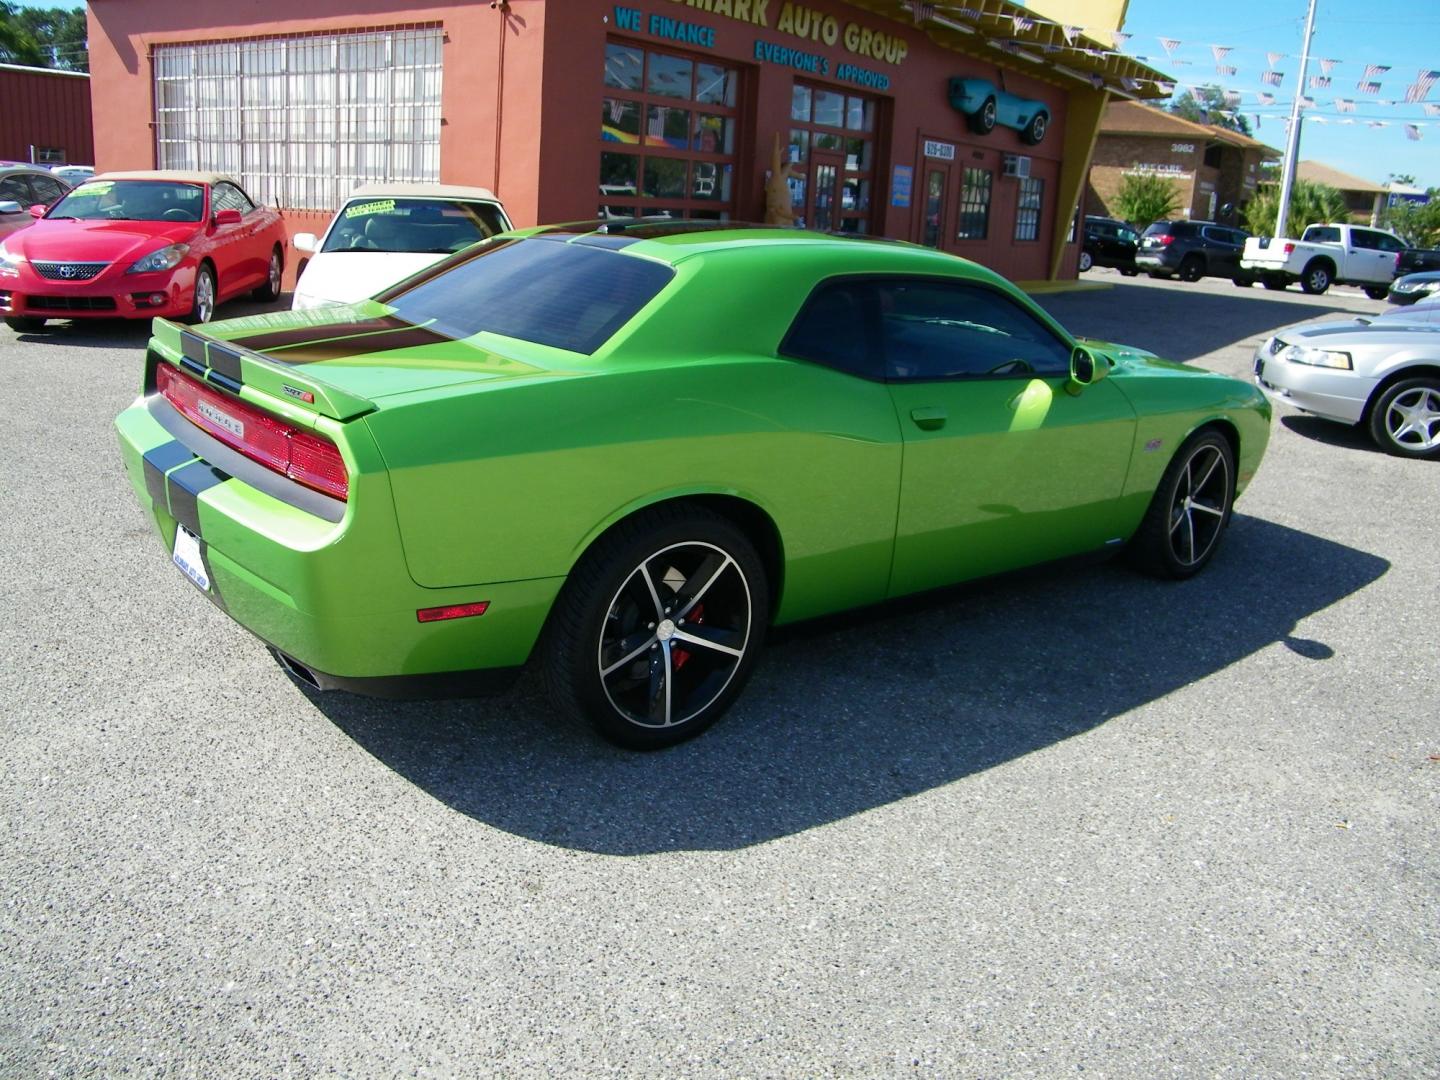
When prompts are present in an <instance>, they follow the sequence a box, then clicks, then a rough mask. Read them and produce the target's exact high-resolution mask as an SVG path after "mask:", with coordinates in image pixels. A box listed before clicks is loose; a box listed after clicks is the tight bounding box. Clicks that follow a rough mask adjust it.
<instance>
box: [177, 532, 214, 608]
mask: <svg viewBox="0 0 1440 1080" xmlns="http://www.w3.org/2000/svg"><path fill="white" fill-rule="evenodd" d="M171 558H173V559H174V560H175V565H176V566H178V567H179V568H180V570H181V572H182V573H183V574H184V575H185V576H186V577H188V578H189V579H190V580H191V581H193V582H194V583H195V584H196V585H199V586H200V588H202V589H204V590H205V591H206V592H209V591H210V574H209V572H208V571H207V570H206V569H205V560H204V559H202V558H201V557H200V538H199V537H198V536H196V535H195V534H194V533H192V532H191V531H190V530H189V529H187V528H185V526H184V525H176V526H175V552H174V554H173V555H172V556H171Z"/></svg>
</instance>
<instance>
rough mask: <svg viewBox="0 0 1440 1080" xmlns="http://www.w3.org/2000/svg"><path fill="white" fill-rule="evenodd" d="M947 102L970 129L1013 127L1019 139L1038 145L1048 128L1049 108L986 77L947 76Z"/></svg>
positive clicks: (982, 131) (984, 131)
mask: <svg viewBox="0 0 1440 1080" xmlns="http://www.w3.org/2000/svg"><path fill="white" fill-rule="evenodd" d="M950 106H951V108H953V109H955V110H956V111H957V112H961V113H964V114H965V116H967V117H968V118H969V122H970V130H971V131H973V132H975V133H976V134H977V135H989V134H990V132H992V131H994V130H995V125H996V124H1000V125H1002V126H1003V127H1008V128H1014V129H1015V130H1016V131H1018V132H1019V133H1020V138H1021V140H1022V141H1023V142H1025V143H1028V144H1029V145H1031V146H1038V145H1039V144H1040V143H1041V142H1043V141H1044V139H1045V132H1046V131H1048V130H1049V128H1050V110H1049V108H1048V107H1047V106H1046V105H1045V103H1044V102H1043V101H1033V100H1031V99H1030V98H1023V97H1020V96H1019V95H1017V94H1011V93H1009V92H1007V91H1006V90H1005V88H1004V85H1003V82H1002V84H1001V85H1000V86H996V85H995V84H994V83H993V82H991V81H990V80H989V79H962V78H959V77H956V78H953V79H951V80H950Z"/></svg>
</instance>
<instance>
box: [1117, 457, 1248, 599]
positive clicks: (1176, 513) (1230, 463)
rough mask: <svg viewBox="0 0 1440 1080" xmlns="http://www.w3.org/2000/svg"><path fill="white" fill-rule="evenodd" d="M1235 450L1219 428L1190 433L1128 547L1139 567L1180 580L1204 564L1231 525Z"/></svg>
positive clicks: (1133, 560)
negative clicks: (1227, 527)
mask: <svg viewBox="0 0 1440 1080" xmlns="http://www.w3.org/2000/svg"><path fill="white" fill-rule="evenodd" d="M1234 502H1235V453H1234V451H1233V450H1231V448H1230V443H1229V441H1228V440H1227V439H1226V438H1225V437H1224V436H1223V435H1221V434H1220V433H1219V432H1218V431H1214V430H1206V431H1201V432H1198V433H1197V434H1195V435H1194V436H1192V437H1191V438H1190V439H1189V440H1187V441H1186V442H1185V444H1184V445H1183V446H1181V448H1180V451H1179V452H1178V453H1177V454H1176V455H1175V457H1174V458H1173V459H1172V460H1171V462H1170V465H1169V467H1168V468H1167V469H1166V470H1165V475H1164V476H1163V477H1162V478H1161V480H1160V486H1159V487H1158V488H1157V489H1156V490H1155V496H1154V498H1153V499H1152V500H1151V502H1150V508H1149V509H1148V510H1147V511H1146V512H1145V518H1144V520H1143V521H1141V523H1140V528H1139V529H1138V530H1136V532H1135V536H1134V537H1133V538H1132V539H1131V541H1130V546H1129V548H1128V549H1127V551H1128V554H1129V556H1130V560H1131V562H1132V563H1134V564H1135V565H1136V566H1137V567H1138V568H1139V569H1141V570H1144V571H1145V572H1146V573H1149V574H1153V575H1154V576H1156V577H1161V578H1171V579H1182V578H1188V577H1192V576H1193V575H1195V574H1198V573H1199V572H1200V571H1201V570H1203V569H1204V568H1205V564H1206V563H1208V562H1209V561H1210V559H1211V558H1212V557H1213V556H1214V554H1215V551H1216V549H1217V548H1218V547H1219V546H1220V537H1221V536H1222V534H1223V533H1224V532H1225V527H1226V526H1227V525H1229V524H1230V511H1231V508H1232V506H1233V505H1234Z"/></svg>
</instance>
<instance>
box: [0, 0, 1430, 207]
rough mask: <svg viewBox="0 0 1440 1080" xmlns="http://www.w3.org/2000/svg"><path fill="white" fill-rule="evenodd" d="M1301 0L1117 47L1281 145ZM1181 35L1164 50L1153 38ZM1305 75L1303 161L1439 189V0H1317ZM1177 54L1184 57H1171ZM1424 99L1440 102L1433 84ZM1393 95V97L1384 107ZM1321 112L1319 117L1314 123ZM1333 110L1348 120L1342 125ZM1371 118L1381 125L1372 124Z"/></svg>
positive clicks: (1214, 13) (1175, 17)
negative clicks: (1219, 90) (1232, 102)
mask: <svg viewBox="0 0 1440 1080" xmlns="http://www.w3.org/2000/svg"><path fill="white" fill-rule="evenodd" d="M1306 4H1307V0H1202V2H1200V3H1193V2H1188V0H1187V2H1183V3H1181V2H1177V0H1130V4H1129V9H1128V11H1127V14H1126V19H1125V27H1124V29H1125V32H1126V33H1128V34H1131V35H1133V36H1132V37H1131V38H1130V40H1129V41H1128V42H1127V43H1126V44H1125V46H1124V49H1125V51H1126V52H1128V53H1130V54H1131V55H1134V56H1143V57H1146V62H1147V63H1149V64H1150V65H1151V66H1152V67H1155V68H1157V69H1159V70H1160V71H1163V72H1165V73H1167V74H1169V75H1172V76H1174V77H1175V79H1176V80H1177V81H1178V82H1180V83H1182V84H1183V83H1193V84H1198V85H1205V84H1212V83H1213V84H1217V85H1220V86H1222V87H1224V88H1225V89H1227V90H1238V91H1240V93H1241V98H1242V102H1241V105H1240V111H1241V112H1243V113H1245V114H1247V115H1248V117H1249V119H1250V123H1251V125H1252V126H1253V125H1254V123H1255V115H1256V114H1257V113H1258V114H1259V116H1260V126H1259V129H1258V130H1257V131H1255V136H1256V137H1257V138H1258V139H1260V140H1261V141H1262V142H1265V143H1268V144H1269V145H1271V146H1274V147H1276V148H1277V149H1280V150H1284V148H1285V120H1286V118H1287V117H1288V116H1289V115H1290V103H1291V101H1293V100H1294V97H1295V89H1296V84H1297V80H1298V78H1299V72H1300V49H1301V38H1302V37H1303V35H1304V32H1305V11H1306ZM21 6H22V7H73V8H78V7H83V6H84V4H83V3H82V2H81V0H50V2H49V3H33V2H32V3H22V4H21ZM1162 37H1165V38H1175V39H1178V40H1179V41H1180V42H1182V44H1181V45H1180V46H1179V47H1177V48H1176V49H1175V51H1174V54H1173V56H1167V55H1166V54H1165V50H1164V49H1163V47H1162V46H1161V45H1160V42H1159V40H1158V39H1159V38H1162ZM1212 45H1221V46H1228V47H1230V49H1231V50H1232V51H1231V52H1230V53H1229V55H1228V56H1226V57H1225V60H1224V63H1225V64H1226V65H1229V66H1232V67H1234V68H1235V69H1236V73H1235V74H1234V75H1233V76H1221V75H1218V74H1217V73H1216V71H1215V67H1216V62H1215V57H1214V55H1213V54H1212V53H1211V46H1212ZM1270 52H1277V53H1284V54H1286V55H1285V57H1284V58H1283V59H1280V60H1277V61H1276V62H1275V70H1276V71H1280V72H1283V73H1284V75H1285V79H1284V81H1283V82H1282V84H1281V85H1280V86H1278V87H1276V86H1267V85H1266V84H1264V83H1262V82H1261V81H1260V76H1261V75H1262V74H1263V73H1264V72H1265V71H1266V70H1267V69H1268V68H1269V63H1268V61H1267V59H1266V55H1265V54H1266V53H1270ZM1310 52H1311V60H1310V69H1309V72H1308V74H1309V75H1319V74H1321V69H1320V64H1319V61H1320V60H1322V59H1325V60H1337V61H1339V63H1337V64H1336V65H1335V66H1334V68H1333V69H1332V71H1331V74H1330V78H1331V87H1330V89H1328V90H1323V89H1313V90H1310V91H1309V95H1310V96H1311V97H1313V98H1314V99H1315V107H1314V108H1313V109H1310V110H1307V115H1308V117H1309V118H1308V119H1307V120H1306V121H1305V123H1304V124H1303V125H1302V127H1301V138H1300V159H1301V160H1302V161H1310V160H1313V161H1322V162H1324V163H1325V164H1327V165H1330V166H1332V167H1334V168H1337V169H1341V170H1343V171H1344V172H1348V173H1351V174H1353V175H1355V176H1360V177H1364V178H1365V179H1367V180H1371V181H1373V182H1375V183H1377V184H1383V183H1385V182H1386V181H1387V180H1388V179H1389V178H1390V175H1391V174H1392V173H1394V174H1397V175H1404V174H1407V173H1408V174H1410V175H1412V176H1414V177H1415V179H1416V181H1417V182H1418V183H1419V184H1420V186H1421V187H1440V116H1426V115H1425V109H1424V106H1423V105H1421V104H1415V105H1409V104H1405V88H1406V87H1407V86H1409V85H1410V84H1411V83H1412V82H1414V81H1415V76H1416V74H1417V73H1418V72H1419V71H1420V70H1422V69H1424V70H1434V71H1440V5H1437V4H1435V3H1434V0H1319V3H1318V4H1317V5H1316V9H1315V38H1314V41H1313V43H1312V45H1311V51H1310ZM1177 61H1189V62H1188V63H1178V62H1177ZM1366 64H1384V65H1388V66H1389V68H1390V71H1389V72H1387V73H1386V74H1385V75H1384V76H1382V77H1381V79H1380V92H1379V94H1376V95H1373V96H1372V95H1367V94H1363V93H1360V92H1359V91H1358V90H1357V89H1356V86H1355V84H1356V83H1358V82H1359V81H1360V77H1361V75H1363V74H1364V71H1365V65H1366ZM1259 91H1266V92H1269V93H1273V94H1274V95H1275V104H1274V105H1271V106H1268V107H1266V106H1262V105H1260V104H1259V102H1258V100H1257V98H1256V94H1257V92H1259ZM1336 98H1349V99H1350V100H1352V101H1354V102H1355V111H1354V113H1349V114H1342V113H1340V112H1338V111H1337V110H1336V109H1335V105H1334V101H1335V99H1336ZM1426 100H1427V101H1429V102H1432V103H1436V104H1440V83H1437V84H1436V86H1435V88H1434V89H1432V90H1431V91H1430V94H1429V96H1428V98H1426ZM1382 101H1393V102H1396V103H1397V104H1394V105H1381V104H1380V102H1382ZM1317 119H1318V120H1323V121H1325V122H1323V123H1317V122H1316V121H1317ZM1342 119H1350V120H1354V121H1355V122H1354V123H1353V124H1341V123H1339V121H1340V120H1342ZM1372 120H1379V121H1388V122H1389V126H1388V127H1376V128H1372V127H1369V126H1368V124H1369V122H1370V121H1372ZM1407 123H1419V124H1423V125H1425V126H1423V127H1421V128H1420V136H1421V138H1420V141H1419V142H1412V141H1410V140H1409V139H1407V138H1406V137H1405V126H1404V125H1405V124H1407Z"/></svg>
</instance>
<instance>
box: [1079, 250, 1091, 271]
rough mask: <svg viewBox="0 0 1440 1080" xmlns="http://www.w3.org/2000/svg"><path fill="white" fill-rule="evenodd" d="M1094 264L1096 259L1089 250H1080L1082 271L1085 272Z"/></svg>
mask: <svg viewBox="0 0 1440 1080" xmlns="http://www.w3.org/2000/svg"><path fill="white" fill-rule="evenodd" d="M1094 265H1095V260H1094V258H1092V257H1091V255H1090V253H1089V252H1088V251H1082V252H1080V273H1082V274H1083V273H1085V271H1087V270H1089V269H1090V268H1091V267H1092V266H1094Z"/></svg>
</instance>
